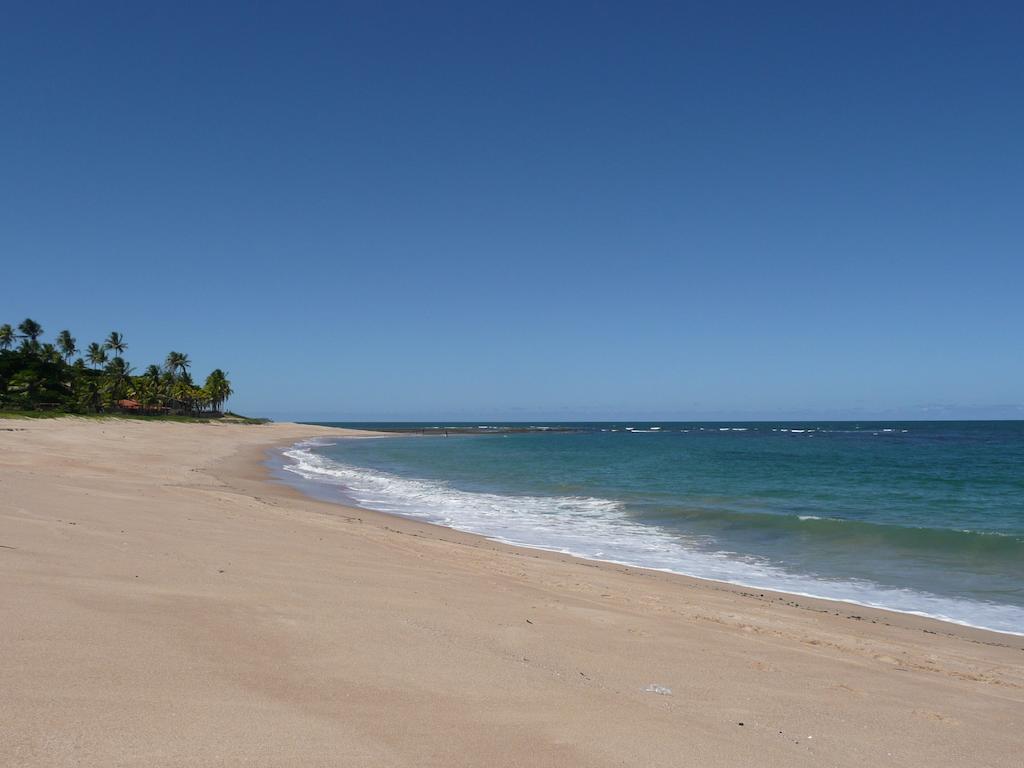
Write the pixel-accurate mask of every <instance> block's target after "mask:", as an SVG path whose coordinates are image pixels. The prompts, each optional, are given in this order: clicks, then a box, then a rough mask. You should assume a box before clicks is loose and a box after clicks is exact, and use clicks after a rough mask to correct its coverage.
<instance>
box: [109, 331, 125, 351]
mask: <svg viewBox="0 0 1024 768" xmlns="http://www.w3.org/2000/svg"><path fill="white" fill-rule="evenodd" d="M103 346H104V347H106V348H107V349H111V350H113V351H114V352H116V353H117V354H118V355H121V354H122V353H123V352H124V351H125V350H126V349H128V345H127V344H125V343H124V336H122V335H121V334H120V333H118V332H117V331H111V332H110V335H109V336H107V340H106V341H105V342H103Z"/></svg>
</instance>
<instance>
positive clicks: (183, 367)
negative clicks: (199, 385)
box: [164, 352, 192, 376]
mask: <svg viewBox="0 0 1024 768" xmlns="http://www.w3.org/2000/svg"><path fill="white" fill-rule="evenodd" d="M191 365H192V361H191V360H189V359H188V355H186V354H185V353H184V352H168V353H167V359H166V360H164V368H165V369H167V371H168V373H170V374H171V375H172V376H179V375H180V376H184V375H185V374H186V373H188V369H189V367H190V366H191Z"/></svg>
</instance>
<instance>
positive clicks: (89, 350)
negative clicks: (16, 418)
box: [0, 318, 233, 415]
mask: <svg viewBox="0 0 1024 768" xmlns="http://www.w3.org/2000/svg"><path fill="white" fill-rule="evenodd" d="M42 337H43V328H42V326H41V325H40V324H39V323H37V322H36V321H35V320H33V319H31V318H26V319H25V320H23V321H22V322H21V323H19V324H18V325H17V327H13V326H11V325H10V324H9V323H5V324H3V325H0V408H6V409H16V410H39V409H52V410H61V411H66V412H68V413H104V412H116V411H126V410H128V411H137V412H142V413H171V414H178V415H199V414H202V413H209V412H214V413H220V412H222V411H223V409H224V404H225V402H227V400H228V398H229V397H231V395H232V394H233V390H232V389H231V382H230V381H229V380H228V378H227V376H226V375H225V374H224V371H222V370H221V369H220V368H216V369H214V370H213V371H212V372H211V373H210V375H209V376H207V377H206V381H204V382H203V384H202V385H198V384H196V383H195V381H194V380H193V379H192V374H191V372H190V370H189V369H190V368H191V367H192V361H191V360H189V357H188V355H186V354H185V353H183V352H170V353H168V355H167V357H166V358H165V359H164V361H163V364H162V365H156V364H153V365H149V366H147V367H146V368H145V370H143V371H142V372H141V373H136V371H135V369H134V368H132V366H131V365H129V364H128V361H127V360H125V358H124V353H125V350H127V349H128V344H127V343H126V342H125V339H124V336H123V335H122V334H121V333H119V332H118V331H111V333H110V335H109V336H107V338H106V339H105V340H104V341H102V342H97V341H93V342H90V343H89V344H88V345H87V346H85V347H84V348H80V347H79V346H78V341H77V340H76V339H75V337H74V336H72V335H71V332H70V331H67V330H63V331H61V332H60V333H58V334H57V336H56V337H55V338H54V339H53V341H52V342H43V341H41V339H42Z"/></svg>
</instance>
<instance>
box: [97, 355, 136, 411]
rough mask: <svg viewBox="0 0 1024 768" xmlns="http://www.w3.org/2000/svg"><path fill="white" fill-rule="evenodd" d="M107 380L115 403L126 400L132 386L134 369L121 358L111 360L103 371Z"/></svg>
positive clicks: (108, 388) (109, 392) (111, 397)
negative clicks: (129, 387)
mask: <svg viewBox="0 0 1024 768" xmlns="http://www.w3.org/2000/svg"><path fill="white" fill-rule="evenodd" d="M103 372H104V374H105V378H106V385H107V392H108V394H109V395H110V399H111V400H113V401H114V402H117V401H118V400H121V399H122V398H124V396H125V394H126V393H127V391H128V385H129V384H131V376H132V367H131V366H130V365H128V363H127V362H125V359H124V358H123V357H120V356H116V357H113V358H111V360H110V362H109V363H107V367H106V368H104V369H103Z"/></svg>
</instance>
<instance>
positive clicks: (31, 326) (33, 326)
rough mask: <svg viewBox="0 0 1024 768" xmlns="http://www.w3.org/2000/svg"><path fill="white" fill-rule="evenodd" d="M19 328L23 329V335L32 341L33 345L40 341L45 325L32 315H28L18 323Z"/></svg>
mask: <svg viewBox="0 0 1024 768" xmlns="http://www.w3.org/2000/svg"><path fill="white" fill-rule="evenodd" d="M18 330H19V331H21V337H22V338H23V339H28V340H29V341H31V342H32V345H33V346H35V343H36V342H37V341H39V337H40V336H42V335H43V326H41V325H40V324H39V323H37V322H36V321H35V320H33V319H32V318H31V317H26V318H25V319H24V320H22V321H21V323H20V324H19V325H18Z"/></svg>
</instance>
